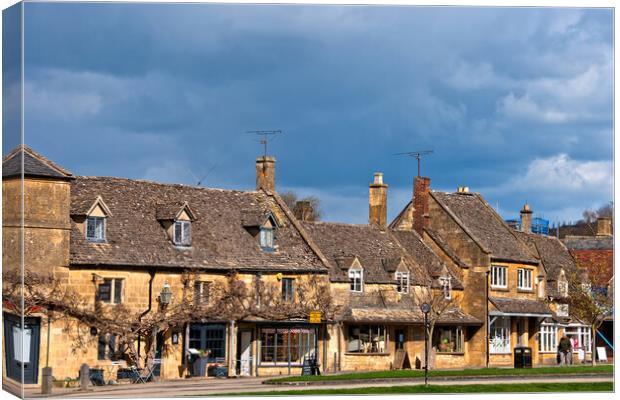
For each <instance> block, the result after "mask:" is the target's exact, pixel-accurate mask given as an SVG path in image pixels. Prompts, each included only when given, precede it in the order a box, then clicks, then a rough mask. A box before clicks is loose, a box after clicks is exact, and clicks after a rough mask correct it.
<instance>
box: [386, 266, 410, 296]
mask: <svg viewBox="0 0 620 400" xmlns="http://www.w3.org/2000/svg"><path fill="white" fill-rule="evenodd" d="M381 263H382V264H383V268H384V269H385V270H386V271H387V272H389V273H393V274H394V279H395V280H396V291H397V292H398V293H402V294H408V293H409V287H410V282H411V272H410V271H409V268H408V267H407V264H406V263H405V259H404V258H403V257H396V258H384V259H382V260H381Z"/></svg>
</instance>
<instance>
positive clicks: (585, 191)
mask: <svg viewBox="0 0 620 400" xmlns="http://www.w3.org/2000/svg"><path fill="white" fill-rule="evenodd" d="M611 32H612V13H611V11H610V10H604V9H591V10H579V9H550V8H546V9H532V8H521V9H509V8H506V9H493V8H423V7H336V6H331V7H327V6H261V5H245V6H228V5H196V4H194V5H188V4H174V5H165V4H59V3H54V4H38V3H28V4H27V5H26V34H25V38H26V87H25V93H26V141H27V143H29V144H31V145H32V146H33V147H35V148H36V149H37V150H39V151H41V152H43V153H44V154H46V155H48V156H49V157H51V158H52V159H54V160H56V161H58V162H59V163H61V164H63V165H65V166H66V167H68V168H70V169H72V170H74V171H75V172H76V173H79V174H93V175H94V174H97V175H120V176H129V177H134V178H149V179H156V180H165V181H178V182H187V183H191V182H193V181H195V180H196V179H195V177H194V176H193V175H198V176H201V175H202V174H204V173H206V171H208V170H210V169H211V168H212V167H213V166H214V165H215V168H214V169H213V172H212V173H211V174H210V175H209V178H208V179H207V182H208V184H209V185H214V186H221V187H242V188H249V187H252V185H253V171H254V170H253V159H254V157H255V156H256V155H257V154H258V153H259V151H260V147H259V146H258V144H257V143H256V142H255V140H254V139H255V138H253V137H251V135H248V134H245V133H244V132H245V131H246V130H248V129H257V128H279V129H282V130H284V131H285V134H284V135H282V136H281V137H279V138H277V139H276V140H275V141H274V142H273V144H272V146H271V149H272V150H271V151H272V152H273V153H274V154H275V155H276V156H277V158H278V171H277V172H278V185H279V187H281V188H284V187H295V188H297V190H298V191H300V192H303V193H307V194H310V193H317V194H319V195H321V196H322V197H323V198H324V199H325V201H324V203H325V208H326V210H325V211H326V216H327V217H328V218H329V219H343V220H347V221H355V222H363V221H365V219H366V212H367V205H366V199H365V197H366V193H367V192H366V191H367V184H368V182H369V180H370V179H371V177H372V173H373V172H374V171H375V170H381V171H383V172H385V174H386V180H387V181H388V183H390V193H391V194H392V195H391V196H390V214H391V215H394V213H395V212H397V211H398V209H399V208H400V207H402V206H403V205H404V202H405V201H406V200H407V197H409V196H410V183H411V179H412V176H413V174H414V173H415V169H414V168H415V165H414V162H413V160H410V159H406V158H403V157H395V156H393V153H396V152H400V151H407V150H424V149H433V150H435V153H434V154H433V155H432V156H430V157H429V158H428V159H427V160H425V161H424V164H423V173H425V174H428V175H430V176H431V178H432V179H433V186H434V187H436V188H440V189H448V190H453V189H454V188H455V187H456V186H457V185H468V186H470V187H471V188H472V189H473V190H480V191H482V192H483V195H485V196H486V197H488V198H489V200H490V201H491V202H492V203H493V204H497V203H498V202H499V205H500V210H501V211H503V212H504V213H505V214H507V215H508V214H512V213H516V211H517V210H518V208H519V207H520V206H521V205H522V203H523V202H524V201H525V200H526V199H527V200H528V201H529V202H530V204H532V205H533V206H534V207H535V210H536V211H539V212H541V213H544V214H545V215H547V216H552V217H553V218H565V219H568V218H572V219H576V218H578V217H579V213H580V210H582V209H584V208H586V207H592V206H596V205H597V204H601V203H605V202H606V201H608V200H610V199H611V196H612V193H611V185H612V173H611V159H612V146H611V143H612V137H613V136H612V135H613V133H612V116H613V114H612V65H613V60H612V54H613V53H612V42H611V40H612V39H611V37H612V36H611ZM68 146H70V149H71V151H69V150H68ZM95 149H96V151H95ZM541 169H547V170H551V171H555V172H554V173H551V174H550V173H548V171H543V170H541ZM569 170H570V171H569ZM571 171H572V172H571ZM574 171H578V173H577V172H574ZM524 177H527V180H524V179H525V178H524ZM541 182H544V183H545V184H544V185H543V184H541ZM347 199H349V200H350V202H351V205H350V206H343V205H345V204H347V202H349V200H347Z"/></svg>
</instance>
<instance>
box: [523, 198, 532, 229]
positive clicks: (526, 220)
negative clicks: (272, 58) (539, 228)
mask: <svg viewBox="0 0 620 400" xmlns="http://www.w3.org/2000/svg"><path fill="white" fill-rule="evenodd" d="M521 231H522V232H532V210H530V205H529V204H527V202H526V203H525V205H523V209H522V210H521Z"/></svg>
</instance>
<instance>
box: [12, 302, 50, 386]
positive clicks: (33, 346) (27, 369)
mask: <svg viewBox="0 0 620 400" xmlns="http://www.w3.org/2000/svg"><path fill="white" fill-rule="evenodd" d="M40 330H41V321H40V319H39V318H25V319H24V327H23V329H22V321H21V318H20V317H19V316H16V315H11V314H4V346H5V347H4V355H5V359H6V364H5V365H6V375H7V377H9V378H11V379H13V380H15V381H17V382H21V383H37V380H38V374H39V338H40ZM22 346H23V347H22ZM22 370H23V372H24V380H23V382H22Z"/></svg>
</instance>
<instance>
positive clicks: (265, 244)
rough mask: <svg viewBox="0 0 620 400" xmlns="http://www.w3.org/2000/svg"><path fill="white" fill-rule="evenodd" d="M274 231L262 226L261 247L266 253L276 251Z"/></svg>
mask: <svg viewBox="0 0 620 400" xmlns="http://www.w3.org/2000/svg"><path fill="white" fill-rule="evenodd" d="M273 231H274V229H273V228H272V227H266V226H262V227H261V228H260V247H261V248H262V249H263V250H265V251H273V250H274V242H275V241H274V232H273Z"/></svg>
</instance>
